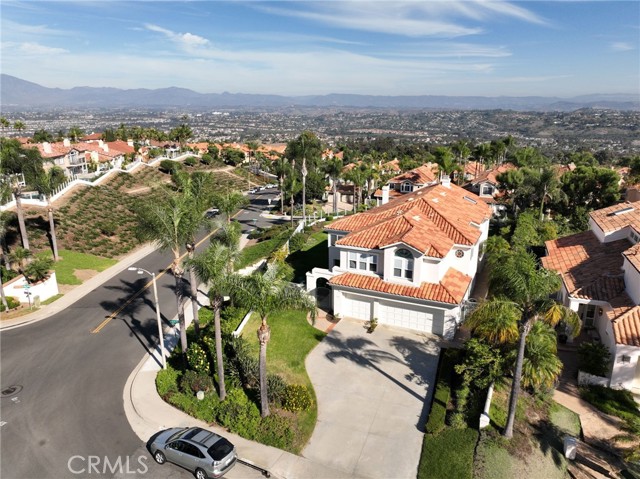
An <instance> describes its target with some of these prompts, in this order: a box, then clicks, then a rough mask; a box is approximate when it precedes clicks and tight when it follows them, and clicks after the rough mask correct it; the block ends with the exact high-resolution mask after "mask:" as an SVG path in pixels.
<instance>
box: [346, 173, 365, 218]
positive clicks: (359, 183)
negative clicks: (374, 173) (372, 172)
mask: <svg viewBox="0 0 640 479" xmlns="http://www.w3.org/2000/svg"><path fill="white" fill-rule="evenodd" d="M344 176H345V178H346V179H347V180H349V181H351V182H352V183H353V212H354V213H355V212H356V211H358V206H360V198H361V197H362V187H363V186H364V184H365V182H366V181H367V174H366V172H365V171H363V170H361V169H360V168H352V169H351V170H350V171H348V172H347V173H346V174H345V175H344Z"/></svg>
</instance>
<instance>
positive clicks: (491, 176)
mask: <svg viewBox="0 0 640 479" xmlns="http://www.w3.org/2000/svg"><path fill="white" fill-rule="evenodd" d="M515 169H516V166H515V165H514V164H512V163H504V164H503V165H500V166H498V167H496V168H492V169H490V170H485V171H483V172H482V173H480V174H479V175H478V176H477V177H476V178H474V179H473V180H471V184H474V185H476V184H478V183H485V182H488V183H491V184H492V185H497V184H498V183H499V182H498V179H497V177H498V175H500V174H501V173H505V172H506V171H509V170H515Z"/></svg>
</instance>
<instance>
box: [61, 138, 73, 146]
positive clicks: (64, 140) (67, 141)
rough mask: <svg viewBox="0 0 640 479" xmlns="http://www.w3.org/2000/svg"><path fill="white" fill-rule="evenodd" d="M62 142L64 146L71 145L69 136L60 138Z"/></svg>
mask: <svg viewBox="0 0 640 479" xmlns="http://www.w3.org/2000/svg"><path fill="white" fill-rule="evenodd" d="M62 144H63V145H64V146H66V147H69V146H71V142H70V141H69V138H64V139H63V140H62Z"/></svg>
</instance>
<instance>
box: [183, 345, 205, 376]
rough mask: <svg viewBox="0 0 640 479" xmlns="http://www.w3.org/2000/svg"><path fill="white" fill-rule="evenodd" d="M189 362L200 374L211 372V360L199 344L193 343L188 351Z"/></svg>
mask: <svg viewBox="0 0 640 479" xmlns="http://www.w3.org/2000/svg"><path fill="white" fill-rule="evenodd" d="M187 361H189V366H191V368H192V369H193V370H194V371H197V372H199V373H208V372H209V358H208V357H207V353H206V352H205V350H204V349H203V348H202V346H200V345H199V344H198V343H191V344H190V345H189V349H187Z"/></svg>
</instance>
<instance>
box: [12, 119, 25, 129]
mask: <svg viewBox="0 0 640 479" xmlns="http://www.w3.org/2000/svg"><path fill="white" fill-rule="evenodd" d="M13 128H14V129H15V130H16V131H17V132H21V131H22V130H24V129H25V128H26V125H25V124H24V122H23V121H20V120H16V121H15V122H14V123H13Z"/></svg>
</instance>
